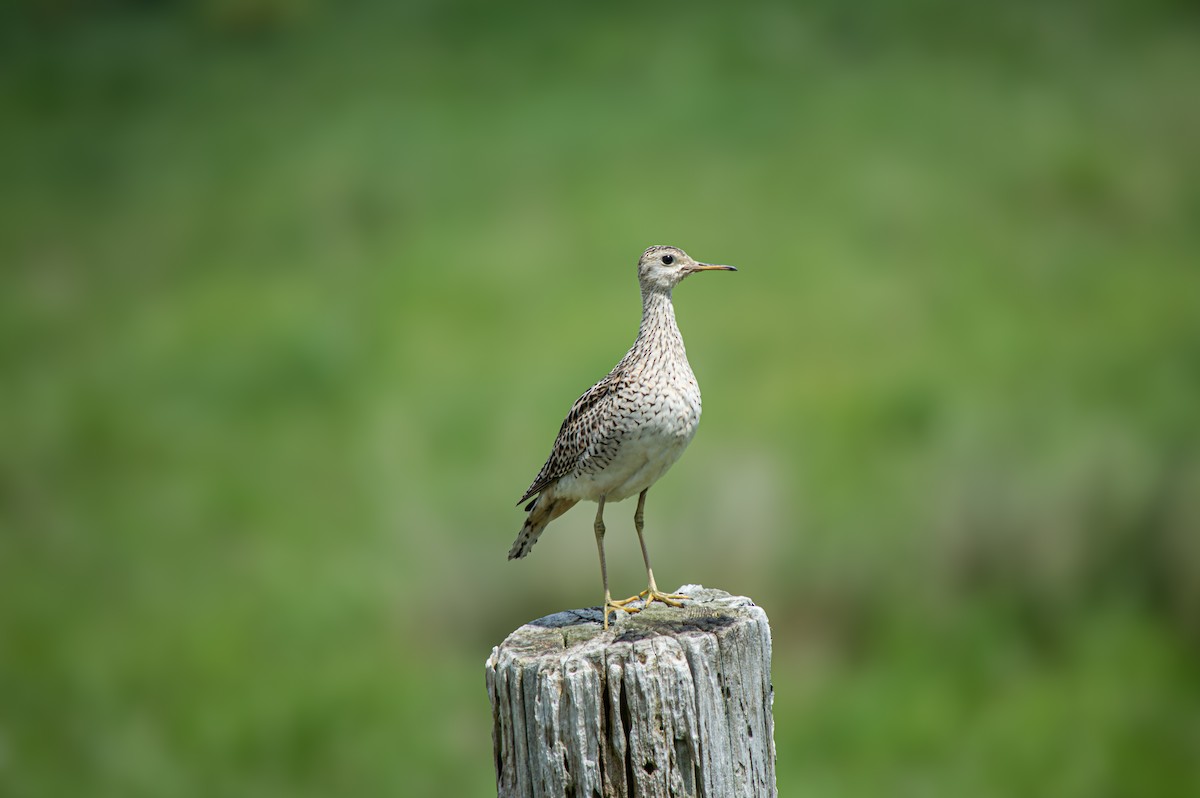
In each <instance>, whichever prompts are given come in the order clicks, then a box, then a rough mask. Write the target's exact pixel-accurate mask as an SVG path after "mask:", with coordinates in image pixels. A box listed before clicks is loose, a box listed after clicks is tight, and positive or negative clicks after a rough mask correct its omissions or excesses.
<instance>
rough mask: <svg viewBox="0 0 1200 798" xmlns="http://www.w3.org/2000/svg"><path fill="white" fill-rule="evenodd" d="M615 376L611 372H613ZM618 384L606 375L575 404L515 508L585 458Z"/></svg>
mask: <svg viewBox="0 0 1200 798" xmlns="http://www.w3.org/2000/svg"><path fill="white" fill-rule="evenodd" d="M614 372H615V370H614ZM621 387H622V383H621V380H620V379H619V378H617V377H615V376H614V374H612V373H610V374H609V375H608V376H606V377H605V378H604V379H602V380H600V382H598V383H596V384H595V385H593V386H592V387H591V388H589V389H587V391H585V392H584V394H583V396H580V397H579V398H578V399H576V400H575V404H573V405H571V409H570V410H569V411H568V412H567V417H566V418H565V419H564V420H563V423H562V426H561V427H559V430H558V438H557V439H556V440H555V441H554V448H553V449H551V450H550V457H548V458H547V459H546V464H545V465H543V466H542V470H541V471H539V472H538V475H537V478H536V479H534V480H533V484H532V485H530V486H529V490H527V491H525V495H523V496H522V497H521V500H520V501H518V502H517V504H518V505H519V504H521V502H524V501H525V500H527V499H529V498H530V497H532V496H536V495H537V494H539V493H541V492H542V491H543V490H545V489H546V488H548V487H550V485H552V484H554V483H555V482H557V481H558V480H560V479H562V478H563V477H565V476H566V475H568V474H570V473H571V472H572V471H574V470H575V469H576V468H578V467H579V466H580V464H581V463H583V462H584V461H585V460H586V458H587V457H588V456H589V449H590V448H592V444H593V443H594V442H595V440H596V437H597V431H598V428H599V424H598V423H597V422H598V421H599V420H600V417H601V415H602V413H603V411H604V409H605V406H606V405H607V404H608V402H609V401H611V400H612V398H613V397H615V396H616V394H617V393H618V392H619V391H620V389H621Z"/></svg>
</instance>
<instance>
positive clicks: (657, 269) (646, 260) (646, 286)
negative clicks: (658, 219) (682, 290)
mask: <svg viewBox="0 0 1200 798" xmlns="http://www.w3.org/2000/svg"><path fill="white" fill-rule="evenodd" d="M709 271H725V272H736V271H737V269H735V268H733V267H732V266H719V265H715V264H712V263H700V262H699V261H695V260H692V258H691V257H690V256H689V255H688V254H687V253H686V252H684V251H683V250H682V249H680V248H679V247H662V246H659V247H650V249H648V250H646V251H645V252H643V253H642V258H641V260H639V261H638V282H639V283H641V284H642V291H647V290H659V291H670V290H671V289H672V288H674V287H675V286H677V285H678V284H679V283H680V281H681V280H683V278H685V277H687V276H688V275H691V274H695V273H696V272H709Z"/></svg>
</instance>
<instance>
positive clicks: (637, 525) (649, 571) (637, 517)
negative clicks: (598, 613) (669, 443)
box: [613, 488, 691, 608]
mask: <svg viewBox="0 0 1200 798" xmlns="http://www.w3.org/2000/svg"><path fill="white" fill-rule="evenodd" d="M648 490H650V489H649V488H646V490H644V491H642V492H641V493H640V494H639V495H638V503H637V510H635V511H634V513H633V527H634V529H636V530H637V533H638V542H639V543H641V544H642V561H643V562H645V563H646V578H647V579H648V580H649V582H650V584H649V586H648V587H647V588H646V589H645V590H643V591H642V592H641V593H638V594H637V595H636V596H630V597H629V598H627V599H621V600H620V601H614V602H613V604H615V605H617V606H619V607H621V608H624V607H625V605H626V604H629V603H631V602H634V601H637V600H638V599H645V600H646V603H645V604H644V605H642V606H644V607H649V606H650V603H651V602H653V601H661V602H662V603H663V604H666V605H667V606H668V607H682V606H683V604H681V603H680V602H681V601H683V600H684V599H688V598H691V596H685V595H684V594H682V593H663V592H660V591H659V589H658V585H656V584H654V569H653V568H651V567H650V552H648V551H647V550H646V536H645V535H643V534H642V522H643V520H644V517H645V509H646V491H648Z"/></svg>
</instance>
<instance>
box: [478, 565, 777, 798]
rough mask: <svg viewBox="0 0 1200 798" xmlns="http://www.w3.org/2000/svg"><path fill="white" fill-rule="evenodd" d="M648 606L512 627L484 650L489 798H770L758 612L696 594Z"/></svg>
mask: <svg viewBox="0 0 1200 798" xmlns="http://www.w3.org/2000/svg"><path fill="white" fill-rule="evenodd" d="M678 592H680V593H686V594H688V595H689V596H691V597H692V598H693V600H692V601H689V602H687V604H686V606H684V607H683V608H673V607H666V606H663V605H662V604H658V603H655V604H653V605H652V606H651V607H650V609H649V610H647V611H645V612H641V613H638V614H636V615H626V614H625V613H616V619H617V620H616V623H613V624H610V626H609V629H608V631H607V632H604V631H603V630H602V629H601V624H600V621H601V618H600V611H599V610H598V609H586V610H570V611H567V612H560V613H556V614H554V615H548V616H546V617H545V618H539V619H538V620H536V621H531V622H530V623H527V624H525V625H524V626H522V627H521V628H520V629H517V630H516V631H515V632H513V633H512V634H510V635H509V636H508V638H507V639H506V640H505V641H504V642H503V643H502V644H500V645H499V646H497V647H496V648H494V649H492V655H491V656H490V657H488V660H487V688H488V695H489V696H490V697H491V700H492V741H493V749H494V752H495V760H496V786H497V792H498V794H499V796H500V798H510V797H511V798H533V797H534V796H537V797H538V798H542V797H543V796H545V798H559V797H560V796H563V797H566V796H571V798H625V796H637V797H638V798H658V796H662V798H667V796H671V798H676V797H677V796H695V797H696V798H700V797H702V796H703V797H704V798H732V797H733V796H747V797H749V796H753V798H760V797H761V796H775V795H776V794H777V793H776V790H775V740H774V723H773V721H772V718H771V702H772V698H773V693H772V688H771V630H770V627H769V626H768V625H767V615H766V613H765V612H763V610H762V608H760V607H757V606H755V604H754V602H752V601H751V600H750V599H748V598H745V597H742V596H731V595H729V594H728V593H726V592H724V591H721V590H708V589H705V588H703V587H701V586H699V585H685V586H683V587H681V588H680V589H679V591H678Z"/></svg>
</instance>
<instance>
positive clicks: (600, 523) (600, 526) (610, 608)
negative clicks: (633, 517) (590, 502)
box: [595, 496, 639, 630]
mask: <svg viewBox="0 0 1200 798" xmlns="http://www.w3.org/2000/svg"><path fill="white" fill-rule="evenodd" d="M599 505H600V506H599V507H597V508H596V526H595V530H596V551H598V552H600V581H602V582H603V583H604V606H603V607H601V608H600V611H601V612H603V613H604V628H605V630H607V629H608V614H609V613H610V612H614V611H616V610H624V611H625V612H638V611H639V610H638V609H637V608H636V607H626V606H624V605H623V604H618V603H617V602H615V601H613V600H612V593H610V592H608V566H607V565H605V563H604V497H603V496H601V497H600V501H599Z"/></svg>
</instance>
